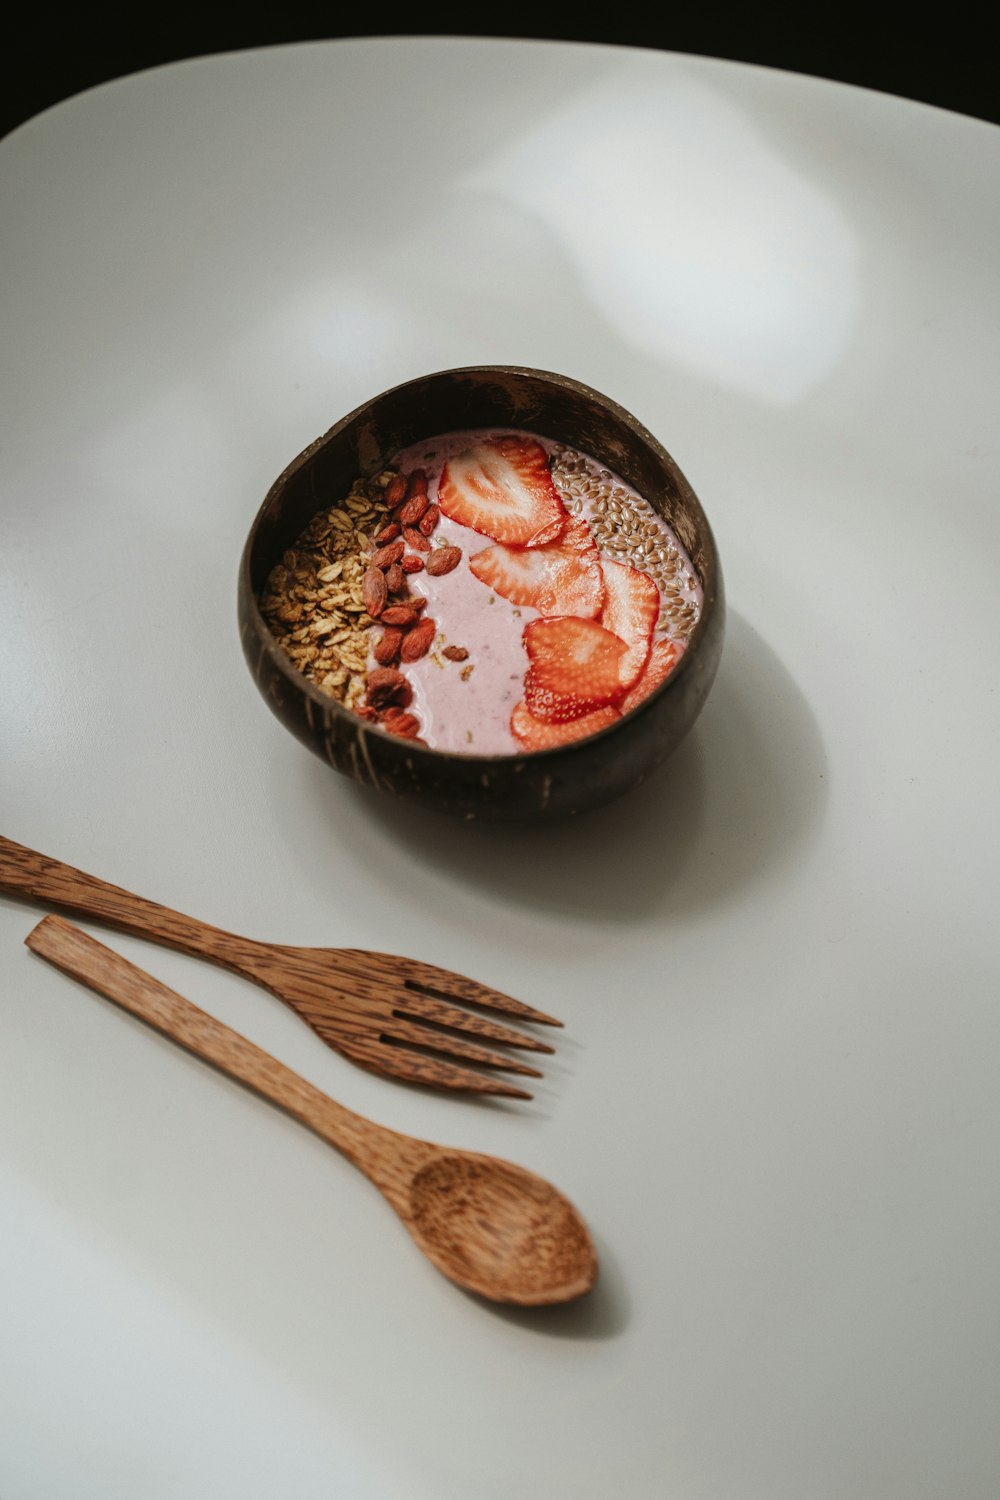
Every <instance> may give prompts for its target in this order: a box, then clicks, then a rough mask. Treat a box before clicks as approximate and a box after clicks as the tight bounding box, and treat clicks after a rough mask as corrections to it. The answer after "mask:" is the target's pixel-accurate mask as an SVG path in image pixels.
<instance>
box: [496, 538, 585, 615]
mask: <svg viewBox="0 0 1000 1500" xmlns="http://www.w3.org/2000/svg"><path fill="white" fill-rule="evenodd" d="M469 568H470V570H471V571H472V572H473V573H474V574H475V576H476V577H477V578H478V579H479V581H480V583H484V584H485V585H486V587H487V588H489V589H492V590H493V592H494V593H495V594H499V595H500V596H501V598H503V599H509V600H510V602H511V604H529V605H530V606H531V607H532V609H537V610H538V613H539V614H541V615H579V616H580V617H581V618H582V619H593V618H594V616H595V615H598V614H600V612H601V608H602V606H603V604H604V572H603V569H602V567H601V554H600V553H599V552H598V550H597V544H596V542H595V541H594V539H593V537H592V536H591V534H590V527H589V526H588V525H587V523H586V521H582V520H570V521H567V523H566V527H565V530H564V531H563V534H562V536H560V537H557V538H556V540H555V541H554V542H545V543H544V544H543V545H542V546H540V547H506V546H504V545H503V544H502V543H500V544H498V545H497V546H496V547H487V548H486V549H485V551H483V552H476V553H475V554H474V555H473V556H472V557H470V558H469Z"/></svg>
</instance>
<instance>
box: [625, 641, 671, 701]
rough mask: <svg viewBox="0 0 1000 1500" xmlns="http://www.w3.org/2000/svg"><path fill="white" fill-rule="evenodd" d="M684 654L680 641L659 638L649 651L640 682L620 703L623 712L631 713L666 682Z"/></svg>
mask: <svg viewBox="0 0 1000 1500" xmlns="http://www.w3.org/2000/svg"><path fill="white" fill-rule="evenodd" d="M683 655H684V647H683V646H682V645H681V643H680V641H667V640H662V639H661V640H658V641H657V642H656V643H655V645H654V646H653V649H652V650H651V651H650V653H649V660H648V661H647V662H646V665H645V667H644V668H643V671H642V675H641V676H640V678H639V680H638V682H637V683H636V684H635V686H634V687H633V688H631V689H630V691H629V692H627V693H626V694H625V697H624V698H623V699H622V701H621V703H620V704H619V705H618V707H619V708H620V709H621V711H622V713H623V714H627V713H631V711H632V709H633V708H638V706H639V704H640V703H642V702H643V700H644V699H646V698H648V697H649V695H650V693H652V692H654V691H655V690H656V688H658V687H659V686H660V683H661V682H666V680H667V678H668V677H669V676H670V674H671V672H672V671H673V670H674V667H676V665H677V663H678V662H679V661H680V659H681V657H682V656H683Z"/></svg>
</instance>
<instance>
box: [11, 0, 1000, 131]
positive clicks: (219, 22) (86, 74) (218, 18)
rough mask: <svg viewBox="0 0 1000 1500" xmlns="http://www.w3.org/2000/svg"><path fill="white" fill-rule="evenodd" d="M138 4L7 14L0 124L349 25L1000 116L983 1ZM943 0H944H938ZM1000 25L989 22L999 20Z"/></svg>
mask: <svg viewBox="0 0 1000 1500" xmlns="http://www.w3.org/2000/svg"><path fill="white" fill-rule="evenodd" d="M155 3H156V0H143V8H142V9H139V8H138V7H137V8H136V9H135V10H134V11H132V12H130V11H128V10H122V9H118V8H115V9H114V10H113V11H112V10H110V9H108V10H105V9H102V8H101V7H100V6H99V5H97V6H94V7H88V6H87V5H86V4H79V5H78V6H77V7H76V8H75V9H73V10H72V11H69V10H67V11H65V12H63V11H61V10H60V9H58V8H55V9H52V8H47V7H45V6H43V5H37V6H36V9H35V12H34V13H29V14H27V15H25V14H23V13H22V14H21V16H20V17H19V18H18V19H17V20H16V21H14V19H13V17H12V16H11V15H10V13H9V14H8V25H7V28H6V41H5V46H4V49H3V55H2V60H0V134H6V133H7V132H8V131H10V130H12V129H14V128H15V127H16V126H17V125H19V124H21V123H22V122H24V121H25V120H28V119H30V118H31V116H32V115H35V114H38V113H40V112H41V111H42V110H44V109H47V108H49V107H50V106H51V105H53V104H57V103H59V102H60V101H61V100H63V99H66V98H69V97H71V96H72V95H73V94H76V93H79V92H81V91H82V90H83V89H87V88H91V87H93V86H94V85H95V84H100V83H104V82H107V81H109V80H110V79H113V78H119V77H122V76H123V75H125V74H127V73H134V72H138V71H140V70H141V69H143V68H149V67H155V66H158V65H159V64H161V63H167V62H174V61H177V60H179V59H181V58H185V57H194V56H198V55H201V54H205V53H213V52H228V51H236V50H240V49H242V48H247V47H265V46H273V45H277V44H281V43H286V42H302V41H319V40H323V39H329V38H337V37H348V36H391V35H397V36H398V35H416V36H434V35H464V36H509V37H540V38H549V39H561V40H572V41H595V42H610V43H619V44H623V45H628V46H636V47H653V48H661V49H664V50H668V51H676V52H688V53H700V54H702V55H704V56H708V57H725V58H732V59H735V60H736V61H739V62H749V63H759V64H762V65H764V66H767V67H773V68H783V69H788V70H791V71H793V72H797V73H809V74H813V75H816V76H818V77H823V78H833V79H836V80H839V81H840V82H843V83H853V84H860V85H861V86H863V87H866V88H873V89H879V90H881V91H883V92H884V93H889V94H899V95H902V96H903V97H905V98H909V99H916V100H919V101H921V102H923V103H926V104H934V105H938V106H939V107H941V108H944V109H951V110H957V111H958V112H959V113H961V114H967V115H973V116H975V117H977V118H979V119H983V120H989V121H992V122H993V123H1000V87H998V84H997V81H996V78H997V73H996V64H995V61H994V60H992V58H991V47H990V46H989V45H988V42H987V37H986V35H985V32H986V28H987V17H988V15H989V11H988V9H987V7H986V5H985V4H983V5H982V6H981V7H977V9H976V10H975V11H973V12H972V13H971V14H970V15H968V16H966V15H965V14H963V12H962V11H961V9H960V8H957V7H956V6H954V5H951V6H949V7H947V8H945V7H943V6H942V5H941V3H940V0H938V3H937V5H936V6H935V7H933V8H932V6H931V5H928V3H927V0H923V3H922V4H921V3H920V0H917V3H916V4H915V5H914V6H913V7H912V8H911V7H909V6H904V5H902V4H895V3H893V4H889V3H881V4H880V3H879V0H874V3H872V4H869V5H866V6H862V5H860V4H858V5H851V4H847V5H843V4H842V5H836V4H835V0H822V3H820V4H816V3H815V0H813V3H810V4H802V5H800V6H786V5H782V4H776V3H770V4H769V3H768V0H759V3H757V4H754V3H752V0H751V3H746V4H737V3H719V4H712V3H710V0H702V3H701V4H700V5H699V4H698V0H688V3H685V4H676V5H663V4H657V3H656V0H650V3H648V4H646V5H644V6H642V7H640V6H638V5H629V4H628V3H627V0H626V3H621V0H608V3H607V4H606V5H605V6H603V7H602V8H601V10H597V9H596V8H593V9H589V10H585V9H584V8H583V7H582V6H579V5H575V6H569V5H565V6H558V7H557V6H548V7H546V6H544V5H541V6H539V5H533V6H531V7H528V6H527V5H522V6H520V7H519V6H518V5H517V4H514V5H509V6H507V7H505V8H499V7H496V6H495V5H494V7H492V8H489V7H485V6H483V5H482V4H478V5H476V4H472V5H467V6H464V7H460V6H458V5H456V4H452V5H438V6H435V5H433V4H430V5H424V6H419V5H414V6H413V7H412V8H410V9H406V10H401V9H399V8H398V7H396V6H386V5H384V4H383V5H381V6H376V5H375V4H374V3H372V0H369V3H368V4H365V3H362V4H361V5H360V6H354V7H352V8H350V9H349V8H348V7H346V6H341V5H316V4H312V5H308V4H288V5H285V6H282V7H280V9H279V8H278V7H275V8H274V9H272V10H268V11H261V12H256V11H250V10H240V9H236V8H234V7H228V6H227V7H225V8H222V7H212V6H210V5H208V6H202V7H200V8H195V7H194V6H185V5H184V4H179V5H175V6H173V7H171V8H170V9H169V10H153V9H149V8H147V7H150V6H151V5H155ZM932 3H933V0H932ZM992 29H993V28H992V26H990V27H989V30H990V32H992Z"/></svg>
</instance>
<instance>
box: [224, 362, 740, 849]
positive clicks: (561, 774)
mask: <svg viewBox="0 0 1000 1500" xmlns="http://www.w3.org/2000/svg"><path fill="white" fill-rule="evenodd" d="M469 429H473V430H476V429H478V430H482V429H491V430H494V431H501V430H521V431H527V432H530V433H533V434H536V435H537V436H539V437H541V438H543V439H547V440H551V441H553V442H556V443H561V444H565V445H566V446H567V447H569V448H572V449H576V450H579V451H581V452H583V453H585V454H587V455H589V456H590V457H591V458H593V459H595V460H597V461H598V463H599V464H600V465H602V466H604V467H605V468H607V469H608V470H610V471H611V472H612V474H615V475H618V476H620V478H621V479H623V480H624V481H625V482H626V483H627V484H629V485H631V486H632V487H633V489H634V490H636V491H638V493H639V495H641V496H642V497H643V498H644V499H645V500H646V501H647V502H648V503H649V505H650V506H652V508H653V510H655V511H656V512H657V513H658V514H659V515H660V516H661V517H662V518H663V519H664V520H665V521H666V522H667V523H668V524H669V526H670V527H671V528H672V529H673V531H674V533H675V534H676V536H677V538H678V539H679V541H680V543H681V545H682V547H683V548H684V550H685V552H686V553H687V556H688V558H689V560H690V563H691V565H692V568H693V570H694V573H695V575H696V577H697V580H698V583H699V584H700V588H701V606H700V611H699V612H698V616H697V620H696V623H695V624H694V627H693V629H692V630H691V631H690V634H689V637H688V639H687V641H686V645H685V648H684V650H683V654H681V655H680V657H679V659H678V660H677V662H676V664H675V665H674V666H673V667H672V669H671V670H670V671H669V673H668V675H667V676H666V677H665V679H664V680H663V681H662V682H661V683H660V684H659V685H658V686H656V687H655V688H654V689H653V690H652V691H651V692H649V693H648V696H646V697H644V698H643V699H642V701H640V702H639V703H638V705H637V706H635V707H633V708H630V709H628V710H627V711H624V712H622V714H621V716H620V717H619V718H617V719H615V720H614V722H612V723H610V724H609V725H608V726H607V727H605V728H599V729H597V730H596V732H594V733H590V734H587V735H586V736H585V737H584V738H579V739H575V740H573V741H571V742H569V743H565V744H558V745H555V746H553V747H551V748H544V749H532V750H524V751H523V752H521V753H512V754H502V755H482V754H473V753H464V752H458V751H444V750H439V749H434V748H431V747H430V746H428V745H425V744H423V743H421V742H420V741H419V740H414V739H412V738H403V737H401V736H400V735H399V734H394V733H391V732H388V731H387V730H386V729H384V728H383V727H381V726H380V725H379V724H378V723H377V722H375V721H373V720H369V719H365V718H363V717H359V715H358V714H356V713H355V712H354V711H353V710H352V709H350V708H347V707H346V706H344V705H343V704H341V703H340V702H338V701H336V699H335V698H333V697H331V696H330V695H329V694H328V693H327V692H325V691H324V690H323V689H321V688H320V687H319V686H318V685H317V684H315V683H314V682H312V681H310V680H308V679H307V678H306V677H305V676H303V674H302V673H301V672H300V671H299V670H297V668H296V666H295V665H294V664H293V662H292V660H291V658H290V656H289V655H288V654H287V653H286V651H285V650H284V649H283V648H282V646H281V645H280V644H279V642H278V640H277V638H276V636H275V635H274V633H273V632H272V630H271V629H270V628H269V626H268V623H267V621H266V620H265V618H264V616H263V614H262V613H261V608H260V600H261V596H262V592H263V590H264V587H265V584H266V582H267V580H268V578H269V576H270V574H271V570H272V569H273V568H274V566H275V564H276V563H278V562H280V561H281V559H282V557H283V556H284V554H285V552H286V550H287V549H289V548H290V547H292V546H293V545H294V543H295V542H296V540H297V539H298V538H299V537H300V536H301V534H302V532H303V531H304V530H305V528H306V527H307V525H308V524H309V523H310V521H312V519H313V518H314V517H315V516H316V515H318V514H319V512H321V511H323V510H325V509H326V507H327V506H330V505H331V504H333V503H334V502H336V501H337V500H338V499H340V498H342V497H344V496H346V495H347V494H348V492H349V491H350V489H351V487H352V485H353V484H354V483H355V481H356V480H357V479H358V478H359V477H360V478H362V479H369V478H372V477H373V476H376V475H378V474H379V473H381V472H382V471H384V470H385V469H386V467H387V465H388V464H389V461H390V460H391V459H392V457H393V456H394V455H395V454H397V453H399V452H401V451H402V450H404V449H407V448H410V447H411V446H412V445H413V444H415V443H418V442H420V441H422V440H425V439H430V438H432V437H435V436H437V435H439V434H442V433H449V432H456V431H465V430H469ZM489 545H490V539H489V537H487V536H484V537H483V547H488V546H489ZM238 608H239V626H240V637H241V642H242V646H243V652H244V655H245V657H246V661H247V665H248V667H249V668H250V672H251V674H252V676H253V679H254V681H255V682H256V684H257V687H258V688H259V690H260V693H261V696H262V697H263V699H264V702H265V703H266V704H267V706H268V708H270V710H271V712H272V713H274V714H275V715H276V716H277V718H278V719H279V720H280V721H281V723H282V724H283V725H284V726H285V728H286V729H288V730H289V731H290V732H291V733H292V734H293V735H295V737H296V738H297V739H299V740H301V742H302V743H303V744H304V745H306V746H307V747H308V748H309V749H310V750H312V751H313V752H314V753H315V754H316V755H318V756H320V758H321V759H322V760H324V761H326V763H327V764H328V765H330V766H331V767H332V768H333V769H334V770H335V771H338V772H340V773H341V774H342V775H344V776H349V777H351V778H353V779H354V780H355V781H358V782H361V783H363V784H364V785H367V786H369V787H372V788H374V789H376V790H377V791H379V792H383V793H387V794H388V795H390V796H394V797H400V798H404V799H408V800H410V801H414V802H418V803H421V804H423V805H424V806H426V807H430V808H433V809H436V810H438V811H440V812H442V813H447V814H451V815H454V816H458V817H462V818H469V819H471V818H480V819H494V820H496V819H508V820H519V821H543V820H548V819H557V818H563V817H566V816H567V815H570V814H574V813H580V812H583V811H586V810H588V809H590V808H593V807H597V806H599V805H601V804H602V803H606V802H609V801H611V800H612V799H614V798H616V797H619V796H620V795H622V794H623V793H625V792H628V791H630V790H631V789H633V788H635V787H637V786H638V785H640V784H641V783H642V782H643V781H645V779H646V778H647V777H648V776H649V775H650V773H651V772H652V771H654V770H655V769H656V767H657V766H659V765H660V764H661V762H663V761H664V760H665V759H666V758H667V757H668V756H669V755H670V753H671V752H672V751H673V750H674V749H675V747H676V746H677V745H678V744H679V742H680V741H681V740H682V739H683V737H684V735H685V734H687V732H688V730H689V729H690V728H691V726H692V724H693V723H694V721H695V719H696V718H697V717H698V714H699V712H700V711H701V708H702V705H703V704H704V702H705V699H706V697H707V696H708V693H709V690H710V688H711V686H712V682H713V680H714V677H715V673H716V669H717V667H718V663H719V657H720V654H721V650H722V638H723V628H724V616H725V607H724V601H723V587H722V575H721V571H720V568H719V561H718V557H717V553H716V548H715V542H714V539H713V536H712V532H711V528H710V526H709V523H708V520H707V518H706V516H705V513H704V511H703V510H702V507H701V505H700V504H699V502H698V499H697V497H696V496H695V494H694V492H693V490H692V489H691V486H690V485H689V484H688V482H687V480H686V479H685V478H684V475H683V474H682V473H681V471H680V469H679V468H678V467H677V464H676V463H675V462H674V460H673V459H672V458H671V456H670V454H669V453H668V452H667V451H666V450H665V449H664V448H663V447H662V446H661V445H660V443H659V442H658V441H657V440H656V438H655V437H653V435H652V434H651V433H650V432H648V431H647V430H646V429H645V428H644V427H643V426H642V425H641V424H640V423H639V422H637V421H636V419H635V418H634V417H632V416H631V415H630V414H629V413H628V412H627V411H625V410H624V409H623V408H622V407H620V406H618V405H617V404H616V403H615V402H614V401H611V400H609V399H608V398H607V397H605V396H602V395H600V394H599V393H598V392H597V391H594V390H591V389H589V388H588V387H587V386H584V385H581V384H579V383H578V382H577V381H575V380H570V379H568V378H566V377H565V376H561V375H554V374H549V373H546V372H544V371H540V370H530V369H520V368H515V367H507V366H498V365H484V366H476V367H473V368H467V369H458V370H444V371H440V372H438V373H436V374H432V375H425V376H422V377H421V378H419V379H417V380H411V381H408V382H407V383H406V384H404V385H398V386H396V387H394V388H393V389H392V390H389V391H385V392H384V393H383V394H382V395H379V396H375V397H374V398H373V399H372V400H370V401H367V402H365V404H364V405H363V406H360V407H358V408H357V410H355V411H353V412H351V413H350V414H349V415H348V416H345V417H343V418H342V419H341V420H340V421H339V422H337V423H336V424H335V426H333V427H331V428H330V430H329V432H327V433H325V434H324V435H323V436H322V437H320V438H317V439H316V441H315V442H313V443H310V445H309V446H308V447H307V448H306V449H304V451H303V452H301V453H300V454H299V455H298V457H296V458H294V459H293V460H292V462H291V463H290V464H289V465H288V467H287V468H286V469H285V471H284V472H283V473H282V474H281V475H279V477H278V478H277V479H276V480H275V482H274V483H273V484H272V486H271V488H270V490H269V491H268V493H267V495H266V497H265V499H264V503H263V504H262V505H261V507H260V510H259V511H258V513H257V516H256V518H255V520H254V522H253V525H252V526H251V528H250V532H249V535H248V536H247V540H246V545H245V547H244V550H243V556H242V560H241V563H240V572H239V605H238Z"/></svg>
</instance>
